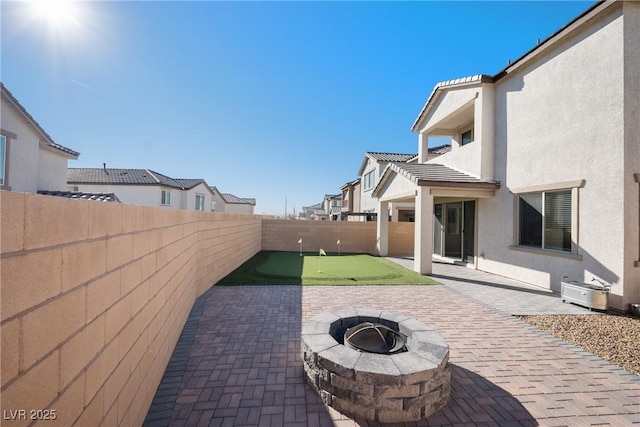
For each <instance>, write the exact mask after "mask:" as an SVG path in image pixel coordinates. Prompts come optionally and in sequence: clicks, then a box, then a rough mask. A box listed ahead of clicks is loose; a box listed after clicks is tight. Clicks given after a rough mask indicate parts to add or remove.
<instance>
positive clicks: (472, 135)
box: [460, 123, 476, 147]
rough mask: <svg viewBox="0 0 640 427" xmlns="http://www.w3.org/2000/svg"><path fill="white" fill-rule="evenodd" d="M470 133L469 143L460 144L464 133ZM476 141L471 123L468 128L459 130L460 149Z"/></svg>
mask: <svg viewBox="0 0 640 427" xmlns="http://www.w3.org/2000/svg"><path fill="white" fill-rule="evenodd" d="M467 132H469V133H471V141H469V142H467V143H466V144H465V143H463V142H462V135H464V134H465V133H467ZM475 140H476V138H475V132H474V131H473V123H471V124H470V125H468V126H465V127H463V128H462V129H460V147H464V146H465V145H469V144H471V143H472V142H474V141H475Z"/></svg>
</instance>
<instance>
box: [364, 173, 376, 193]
mask: <svg viewBox="0 0 640 427" xmlns="http://www.w3.org/2000/svg"><path fill="white" fill-rule="evenodd" d="M375 182H376V171H375V169H374V170H372V171H371V172H368V173H367V174H365V176H364V189H365V190H369V189H371V188H373V186H374V185H375Z"/></svg>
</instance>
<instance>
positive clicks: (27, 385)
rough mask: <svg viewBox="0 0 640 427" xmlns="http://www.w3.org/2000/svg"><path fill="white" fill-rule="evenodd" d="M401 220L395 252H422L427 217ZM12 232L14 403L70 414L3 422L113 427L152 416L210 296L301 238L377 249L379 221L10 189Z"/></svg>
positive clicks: (7, 219) (5, 279)
mask: <svg viewBox="0 0 640 427" xmlns="http://www.w3.org/2000/svg"><path fill="white" fill-rule="evenodd" d="M389 225H390V227H391V230H390V244H389V246H390V252H391V253H392V254H399V255H404V254H410V253H412V252H413V224H410V223H390V224H389ZM0 237H1V239H0V241H1V245H0V335H1V346H0V355H1V360H0V363H1V366H2V369H1V372H2V375H1V382H0V402H1V407H0V409H2V411H3V412H2V413H3V414H12V413H13V414H16V412H15V411H18V410H26V411H27V412H26V414H27V418H28V416H29V415H30V414H29V411H30V410H55V411H56V419H55V420H53V421H51V420H48V421H45V420H41V421H36V422H35V423H34V422H32V421H31V420H29V419H27V420H12V421H9V420H6V419H3V420H2V425H3V426H4V425H6V426H12V427H13V426H24V425H31V424H33V425H36V426H40V425H43V426H64V427H67V426H73V425H75V426H105V427H112V426H140V425H142V423H143V421H144V419H145V416H146V414H147V411H148V408H149V406H150V404H151V401H152V399H153V397H154V395H155V393H156V389H157V387H158V384H159V383H160V380H161V379H162V376H163V374H164V370H165V368H166V366H167V363H168V362H169V359H170V357H171V354H172V352H173V350H174V347H175V344H176V342H177V340H178V338H179V336H180V333H181V331H182V329H183V326H184V324H185V322H186V320H187V318H188V315H189V313H190V311H191V308H192V306H193V304H194V302H195V300H196V298H197V297H198V296H200V295H201V294H203V293H204V292H205V291H206V290H207V289H209V288H210V287H211V286H212V285H214V284H215V283H216V282H217V281H218V280H220V279H221V278H223V277H224V276H226V275H227V274H229V273H230V272H231V271H233V270H234V269H235V268H237V267H238V266H239V265H240V264H242V263H243V262H245V261H246V260H248V259H249V258H251V257H252V256H253V255H254V254H256V253H257V252H259V251H260V250H261V249H265V250H293V251H296V250H298V244H297V241H298V240H299V239H300V238H301V237H302V238H303V241H304V242H305V243H304V244H305V250H313V251H315V250H318V249H317V248H319V247H323V248H324V249H325V250H326V251H327V252H334V251H335V249H336V241H337V239H340V240H341V242H342V250H343V251H344V252H368V253H375V239H376V224H375V223H355V222H353V223H350V222H318V221H313V222H311V221H309V222H306V221H287V220H275V219H270V217H261V216H254V215H236V214H216V213H205V212H188V211H182V210H176V209H163V208H152V207H142V206H133V205H123V204H115V203H101V202H95V201H86V200H68V199H63V198H56V197H51V196H41V195H33V194H25V193H16V192H6V191H0ZM9 411H13V412H9ZM40 414H41V415H42V414H46V412H44V413H40ZM3 418H4V416H3Z"/></svg>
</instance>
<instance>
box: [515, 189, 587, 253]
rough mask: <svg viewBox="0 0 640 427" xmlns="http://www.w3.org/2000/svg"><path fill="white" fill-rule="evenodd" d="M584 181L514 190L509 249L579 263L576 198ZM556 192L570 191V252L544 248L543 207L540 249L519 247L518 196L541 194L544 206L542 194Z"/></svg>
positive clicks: (577, 205) (577, 204)
mask: <svg viewBox="0 0 640 427" xmlns="http://www.w3.org/2000/svg"><path fill="white" fill-rule="evenodd" d="M585 182H586V181H585V180H584V179H580V180H575V181H566V182H559V183H554V184H543V185H535V186H530V187H522V188H514V189H512V190H511V192H512V193H513V195H514V198H513V201H514V210H513V212H514V216H513V219H514V221H513V245H512V246H510V247H509V249H512V250H516V251H523V252H531V253H537V254H543V255H552V256H558V257H563V258H569V259H574V260H578V261H581V260H582V255H580V254H579V253H578V249H579V247H580V246H579V233H578V231H579V227H578V218H579V212H578V207H579V203H578V197H579V189H580V188H582V187H584V184H585ZM558 191H571V251H570V252H569V251H560V250H554V249H545V248H544V207H543V230H542V232H543V242H542V247H541V248H537V247H531V246H520V242H519V240H520V207H519V205H520V196H521V195H524V194H531V193H542V199H543V204H544V193H546V192H558Z"/></svg>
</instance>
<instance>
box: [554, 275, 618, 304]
mask: <svg viewBox="0 0 640 427" xmlns="http://www.w3.org/2000/svg"><path fill="white" fill-rule="evenodd" d="M560 284H561V292H560V295H561V296H560V298H561V299H562V302H572V303H574V304H578V305H581V306H584V307H587V308H588V309H589V310H607V309H608V308H609V287H608V286H607V285H599V284H598V285H594V284H591V283H584V282H578V281H576V280H569V278H568V277H566V276H563V277H562V280H561V282H560Z"/></svg>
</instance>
